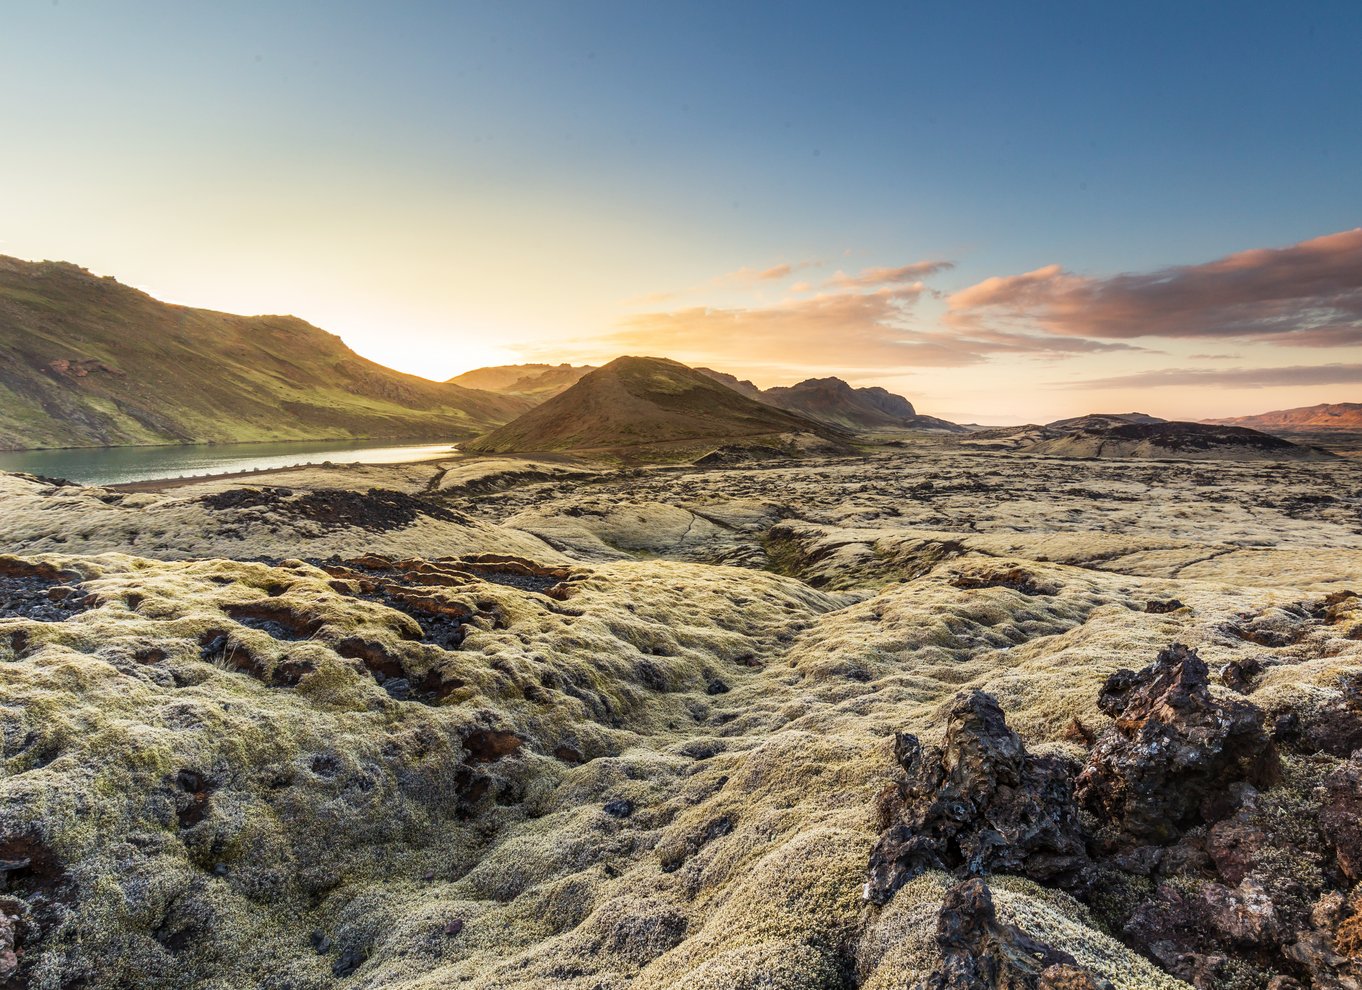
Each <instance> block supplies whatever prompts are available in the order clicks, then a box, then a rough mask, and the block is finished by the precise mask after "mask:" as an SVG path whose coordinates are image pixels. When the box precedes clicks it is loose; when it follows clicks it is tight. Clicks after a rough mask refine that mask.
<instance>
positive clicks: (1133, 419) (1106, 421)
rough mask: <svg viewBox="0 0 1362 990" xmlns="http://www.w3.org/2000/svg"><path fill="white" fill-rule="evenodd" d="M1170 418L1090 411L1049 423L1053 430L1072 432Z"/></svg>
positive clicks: (1146, 422) (1151, 422)
mask: <svg viewBox="0 0 1362 990" xmlns="http://www.w3.org/2000/svg"><path fill="white" fill-rule="evenodd" d="M1166 422H1168V420H1166V419H1160V418H1159V417H1157V416H1151V415H1149V414H1148V413H1138V412H1132V413H1088V414H1087V415H1086V416H1074V417H1073V418H1071V419H1057V420H1055V421H1054V422H1053V423H1049V424H1047V428H1048V429H1051V430H1059V431H1060V432H1062V433H1063V432H1072V431H1074V430H1094V429H1104V428H1114V427H1117V426H1132V425H1135V426H1141V425H1143V426H1149V425H1153V424H1155V423H1166Z"/></svg>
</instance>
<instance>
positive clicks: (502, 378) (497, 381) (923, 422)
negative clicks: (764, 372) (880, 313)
mask: <svg viewBox="0 0 1362 990" xmlns="http://www.w3.org/2000/svg"><path fill="white" fill-rule="evenodd" d="M595 370H596V369H595V368H594V367H592V366H591V365H582V366H574V365H569V364H520V365H500V366H496V367H490V368H478V369H476V370H474V371H469V372H465V373H464V374H462V375H458V376H456V377H454V378H451V379H450V381H451V382H453V383H456V384H459V385H466V386H469V387H472V388H485V389H490V390H492V391H496V392H502V393H504V394H507V395H517V396H522V397H524V398H528V399H530V400H532V401H536V402H543V401H546V400H548V399H550V398H552V397H553V396H555V395H558V394H560V393H562V392H563V391H565V390H566V389H568V388H569V387H571V386H572V385H574V384H576V382H578V381H579V380H580V379H581V378H582V376H584V375H586V374H588V373H589V372H592V371H595ZM694 370H695V371H697V372H699V373H700V374H702V375H705V376H707V377H709V378H712V379H714V380H715V381H716V382H719V383H721V384H723V385H726V386H727V387H728V388H730V389H732V390H733V391H734V392H737V393H738V394H739V395H744V396H746V397H747V398H749V399H753V400H755V401H757V402H761V403H764V404H766V405H768V406H774V407H775V408H777V409H784V410H785V411H786V412H792V413H795V414H797V415H800V416H807V417H808V418H809V419H815V420H818V421H819V422H821V423H826V424H828V425H829V426H836V427H838V428H841V429H846V430H852V431H856V432H861V431H866V430H901V429H915V430H934V431H940V432H948V433H964V432H967V430H966V428H965V427H963V426H958V425H956V424H955V423H951V422H948V421H947V420H944V419H937V418H936V417H935V416H922V415H920V414H919V413H918V412H917V410H915V409H914V408H913V404H912V403H911V402H909V401H908V400H907V399H905V398H904V397H903V396H901V395H896V394H894V393H893V392H890V391H888V390H887V389H883V388H879V387H877V386H872V387H868V388H856V387H853V386H851V385H849V384H847V383H846V382H845V381H843V380H842V379H840V378H833V377H828V378H809V379H806V380H804V381H802V382H799V383H797V384H795V385H786V386H777V387H775V388H768V389H760V388H758V387H757V386H756V385H754V384H753V383H752V382H750V381H748V380H746V379H743V378H738V377H737V376H736V375H730V374H728V373H727V372H723V371H716V370H714V369H713V368H695V369H694Z"/></svg>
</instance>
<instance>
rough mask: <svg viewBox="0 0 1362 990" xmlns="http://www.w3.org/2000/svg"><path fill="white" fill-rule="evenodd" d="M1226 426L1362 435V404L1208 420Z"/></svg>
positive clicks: (1297, 409)
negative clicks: (1326, 431) (1341, 432)
mask: <svg viewBox="0 0 1362 990" xmlns="http://www.w3.org/2000/svg"><path fill="white" fill-rule="evenodd" d="M1207 422H1209V423H1219V424H1222V425H1226V426H1245V427H1248V428H1250V429H1254V430H1263V431H1265V432H1267V433H1277V432H1287V433H1308V432H1311V431H1314V430H1344V431H1347V432H1351V433H1362V402H1332V403H1322V404H1320V405H1318V406H1302V407H1299V408H1296V409H1279V410H1277V411H1276V412H1267V413H1261V414H1259V415H1257V416H1238V417H1236V418H1234V419H1214V420H1207Z"/></svg>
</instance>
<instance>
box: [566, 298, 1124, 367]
mask: <svg viewBox="0 0 1362 990" xmlns="http://www.w3.org/2000/svg"><path fill="white" fill-rule="evenodd" d="M927 291H928V290H927V289H926V288H925V287H924V285H923V284H922V283H921V282H914V283H912V284H910V285H898V286H884V287H881V288H878V289H874V290H872V291H869V292H830V293H819V294H817V295H814V296H810V297H807V298H795V299H787V300H785V301H783V302H780V303H776V304H772V305H766V306H752V307H725V308H718V307H710V306H692V307H686V308H678V309H672V310H667V311H654V312H645V313H639V314H636V315H634V316H631V317H628V318H627V319H626V320H624V321H623V322H622V323H621V325H620V327H619V328H618V329H617V330H615V331H614V332H612V333H609V334H607V335H604V336H602V337H599V338H595V339H593V340H590V341H582V342H581V349H580V350H579V352H578V353H580V354H582V355H585V356H587V357H589V359H591V360H598V359H600V358H602V357H604V356H605V355H611V356H613V355H614V354H621V353H648V354H656V355H660V356H665V357H671V358H675V359H676V360H679V361H684V362H686V363H690V364H695V363H699V364H716V365H719V366H722V367H730V368H744V369H760V368H776V367H780V368H783V369H796V368H804V369H808V370H810V371H813V372H819V373H827V372H828V371H829V370H834V371H838V370H840V371H843V372H851V371H866V372H879V373H883V372H885V371H886V370H889V369H894V370H898V371H900V372H901V371H904V370H907V369H911V368H914V367H962V366H968V365H974V364H979V363H981V362H983V361H985V360H987V358H988V357H989V356H990V355H992V354H1014V355H1022V356H1027V357H1031V358H1036V359H1042V360H1043V359H1055V358H1061V357H1067V356H1071V355H1074V354H1088V353H1096V352H1104V351H1115V350H1140V348H1137V347H1135V346H1133V345H1131V344H1128V343H1124V342H1119V341H1094V340H1087V339H1084V338H1078V337H1053V336H1048V335H1035V334H1026V333H1018V332H1012V331H1006V330H994V329H991V328H981V329H980V330H979V332H977V333H970V334H966V333H960V332H955V331H945V332H943V331H941V330H939V329H936V328H926V327H923V326H919V325H917V321H916V320H915V319H914V318H913V312H912V311H913V308H914V305H915V304H916V303H917V302H918V300H919V299H920V298H922V296H923V295H924V294H926V292H927Z"/></svg>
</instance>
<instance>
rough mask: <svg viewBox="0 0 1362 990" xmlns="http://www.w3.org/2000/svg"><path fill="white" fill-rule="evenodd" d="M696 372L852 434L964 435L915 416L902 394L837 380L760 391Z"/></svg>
mask: <svg viewBox="0 0 1362 990" xmlns="http://www.w3.org/2000/svg"><path fill="white" fill-rule="evenodd" d="M696 370H697V371H699V372H700V373H701V374H704V375H708V376H709V377H710V378H713V379H714V380H715V381H718V382H722V383H723V384H725V385H727V386H728V387H729V388H731V389H733V390H734V391H735V392H740V393H741V394H743V395H746V396H747V397H748V398H750V399H755V400H757V401H758V402H764V403H766V404H767V405H770V406H775V407H776V408H777V409H784V410H786V411H787V412H792V413H796V414H798V415H800V416H807V417H809V418H810V419H816V420H818V421H819V422H821V423H827V424H829V425H831V426H837V427H841V428H843V429H847V430H852V431H853V432H855V431H863V430H884V429H890V430H892V429H920V430H943V431H947V432H951V433H963V432H965V428H964V427H962V426H957V425H956V424H954V423H950V422H947V421H946V420H944V419H937V418H936V417H935V416H921V415H918V413H917V410H915V409H914V408H913V404H912V403H911V402H909V401H908V400H907V399H905V398H904V397H903V396H901V395H895V394H894V393H893V392H890V391H888V390H886V389H883V388H878V387H871V388H853V387H852V386H851V385H848V384H847V383H846V382H844V381H843V380H842V379H840V378H809V379H806V380H805V381H802V382H800V383H798V384H797V385H789V386H780V387H777V388H768V389H765V390H762V389H759V388H757V386H755V385H753V384H752V383H751V382H749V381H744V380H740V379H738V378H736V377H734V376H733V375H729V374H725V373H723V372H721V371H713V370H711V369H709V368H697V369H696Z"/></svg>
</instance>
